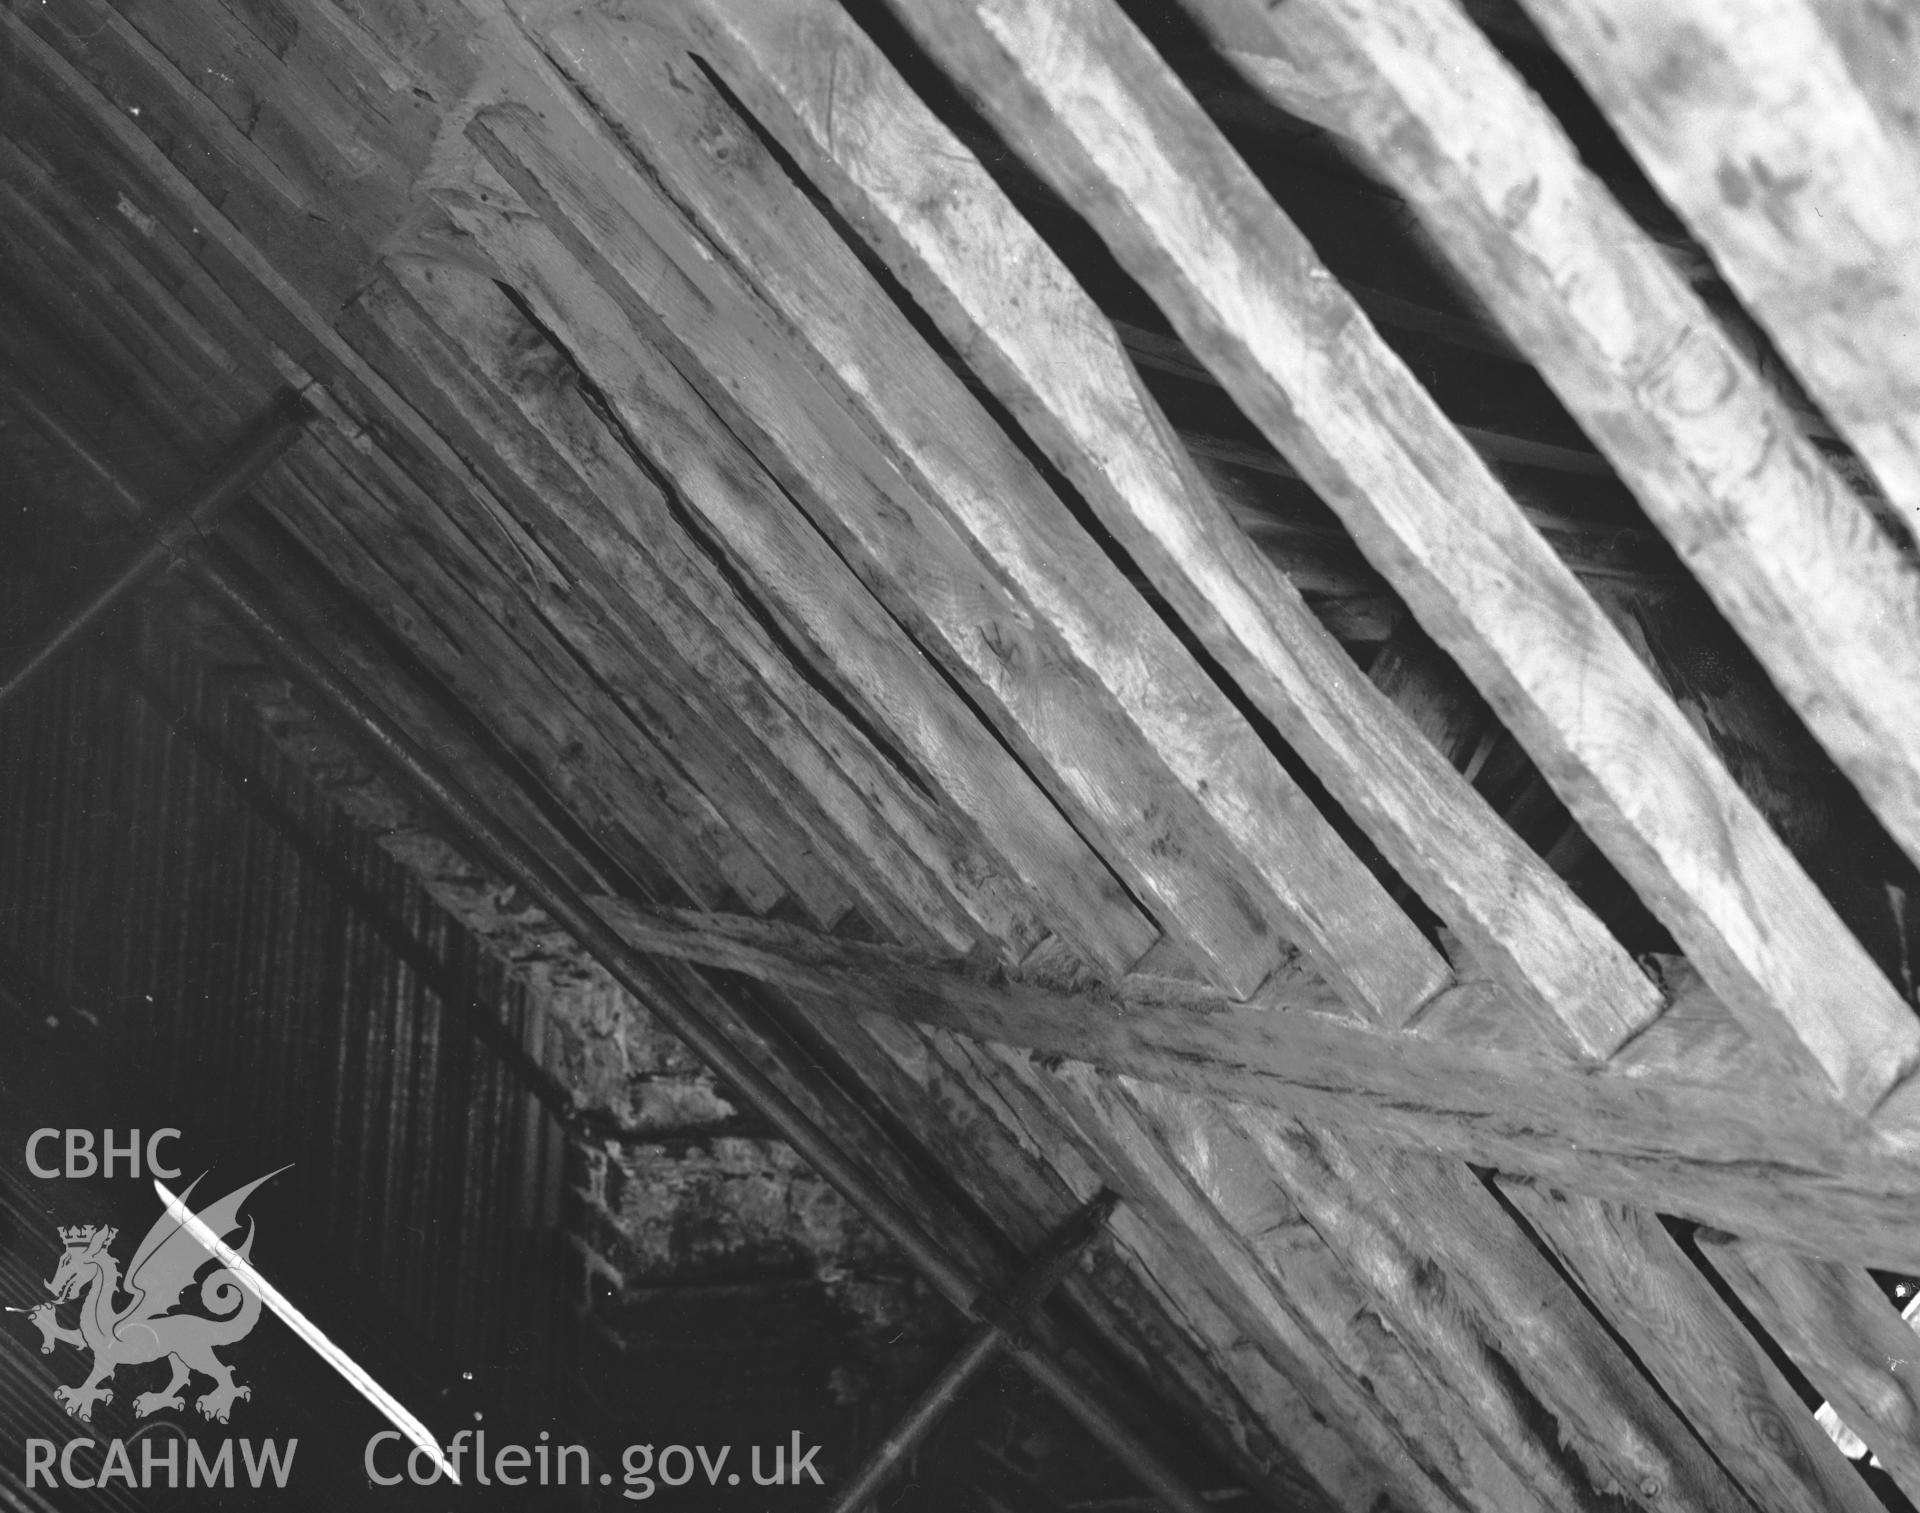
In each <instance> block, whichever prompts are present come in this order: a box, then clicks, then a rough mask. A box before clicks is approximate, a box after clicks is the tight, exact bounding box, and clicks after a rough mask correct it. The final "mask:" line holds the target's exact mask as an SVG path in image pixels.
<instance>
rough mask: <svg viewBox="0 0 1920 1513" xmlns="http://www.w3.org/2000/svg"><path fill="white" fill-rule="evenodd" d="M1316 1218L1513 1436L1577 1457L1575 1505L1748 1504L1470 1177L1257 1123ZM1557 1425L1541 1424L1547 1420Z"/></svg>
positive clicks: (1433, 1160) (1399, 1154)
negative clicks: (1617, 1499)
mask: <svg viewBox="0 0 1920 1513" xmlns="http://www.w3.org/2000/svg"><path fill="white" fill-rule="evenodd" d="M1239 1122H1240V1123H1241V1125H1242V1127H1243V1128H1244V1129H1245V1130H1246V1132H1247V1134H1248V1136H1249V1137H1250V1138H1251V1140H1252V1143H1253V1146H1254V1148H1255V1149H1256V1150H1258V1151H1259V1152H1260V1153H1261V1154H1262V1155H1264V1156H1265V1157H1266V1159H1267V1160H1268V1161H1269V1162H1270V1163H1271V1164H1272V1168H1273V1171H1274V1174H1275V1176H1276V1177H1277V1179H1278V1180H1279V1182H1280V1183H1281V1185H1282V1186H1283V1187H1284V1188H1285V1189H1286V1190H1287V1192H1288V1193H1289V1194H1291V1196H1292V1197H1293V1199H1294V1201H1295V1202H1296V1203H1298V1204H1299V1205H1300V1209H1301V1212H1302V1213H1303V1214H1304V1215H1305V1216H1306V1218H1307V1220H1308V1222H1309V1223H1311V1224H1312V1225H1313V1226H1314V1228H1315V1229H1317V1230H1318V1231H1319V1232H1320V1233H1321V1234H1322V1235H1323V1236H1324V1237H1325V1238H1326V1239H1327V1242H1328V1243H1329V1244H1330V1245H1332V1246H1333V1247H1334V1249H1335V1250H1336V1251H1338V1252H1339V1253H1340V1254H1342V1255H1343V1256H1346V1257H1347V1258H1348V1260H1349V1264H1350V1265H1352V1266H1353V1267H1354V1268H1355V1270H1356V1272H1357V1273H1358V1274H1360V1275H1361V1276H1363V1277H1365V1278H1366V1279H1367V1282H1368V1284H1369V1286H1370V1287H1371V1288H1372V1289H1373V1290H1374V1292H1375V1293H1376V1295H1377V1296H1378V1297H1379V1298H1380V1301H1381V1304H1382V1306H1383V1307H1384V1308H1385V1309H1386V1310H1387V1312H1388V1314H1389V1317H1391V1318H1392V1319H1393V1320H1394V1321H1395V1323H1396V1325H1397V1326H1398V1327H1400V1328H1401V1329H1403V1330H1404V1331H1406V1332H1408V1333H1409V1334H1410V1335H1412V1336H1414V1337H1416V1338H1420V1339H1423V1340H1425V1341H1428V1342H1429V1348H1430V1349H1432V1350H1433V1351H1434V1352H1435V1353H1436V1354H1437V1355H1439V1356H1440V1357H1442V1358H1443V1359H1446V1360H1447V1361H1448V1362H1449V1364H1450V1366H1451V1368H1452V1372H1453V1374H1454V1376H1455V1378H1456V1379H1457V1380H1460V1381H1462V1382H1463V1383H1468V1384H1471V1385H1472V1389H1473V1390H1474V1391H1475V1393H1476V1396H1477V1397H1478V1398H1479V1399H1480V1401H1481V1403H1482V1411H1483V1412H1486V1413H1488V1414H1492V1415H1497V1416H1498V1417H1497V1419H1496V1421H1502V1420H1503V1421H1505V1422H1506V1424H1507V1425H1508V1432H1509V1434H1511V1435H1515V1436H1517V1435H1519V1434H1521V1433H1526V1432H1528V1431H1531V1432H1532V1433H1533V1434H1534V1435H1538V1436H1542V1437H1545V1438H1546V1440H1547V1444H1548V1445H1549V1446H1550V1447H1551V1448H1552V1449H1556V1450H1558V1449H1562V1448H1564V1450H1565V1451H1567V1452H1571V1459H1572V1462H1573V1464H1572V1465H1571V1466H1569V1467H1567V1468H1566V1472H1567V1474H1568V1479H1569V1480H1570V1481H1572V1482H1573V1484H1574V1485H1575V1486H1576V1487H1577V1488H1578V1491H1579V1493H1580V1500H1579V1502H1578V1503H1577V1504H1576V1506H1583V1507H1584V1506H1600V1505H1602V1504H1604V1503H1605V1502H1606V1501H1607V1500H1609V1499H1610V1498H1611V1497H1614V1496H1625V1497H1627V1498H1629V1499H1633V1500H1636V1501H1638V1502H1639V1503H1640V1504H1641V1505H1642V1506H1645V1507H1649V1508H1722V1509H1727V1510H1730V1513H1731V1510H1734V1509H1745V1508H1746V1507H1747V1503H1746V1499H1745V1498H1744V1497H1743V1496H1742V1495H1741V1494H1740V1492H1739V1491H1738V1490H1737V1489H1736V1488H1735V1487H1734V1486H1733V1485H1732V1484H1731V1483H1730V1482H1729V1480H1728V1478H1727V1473H1726V1471H1725V1470H1723V1469H1722V1468H1721V1467H1720V1466H1719V1465H1718V1464H1716V1463H1715V1462H1714V1460H1713V1459H1712V1457H1711V1456H1709V1455H1708V1454H1707V1453H1706V1451H1705V1450H1704V1449H1703V1447H1702V1446H1701V1445H1700V1442H1699V1441H1698V1440H1697V1439H1695V1438H1694V1437H1693V1434H1692V1432H1691V1431H1690V1430H1689V1429H1688V1428H1687V1426H1686V1422H1685V1420H1684V1419H1682V1418H1681V1417H1680V1415H1679V1414H1678V1413H1677V1412H1675V1411H1674V1409H1673V1408H1672V1406H1671V1405H1669V1404H1668V1403H1667V1402H1666V1401H1665V1400H1664V1399H1663V1398H1662V1397H1661V1396H1660V1395H1659V1394H1658V1393H1657V1392H1656V1391H1655V1390H1654V1388H1653V1386H1652V1384H1651V1383H1649V1382H1648V1381H1647V1380H1646V1378H1645V1377H1644V1376H1642V1375H1641V1374H1640V1372H1639V1370H1638V1369H1637V1367H1636V1366H1635V1364H1634V1362H1633V1361H1632V1359H1631V1358H1630V1357H1629V1356H1628V1355H1627V1354H1626V1352H1624V1351H1623V1350H1621V1349H1620V1348H1619V1346H1618V1344H1617V1343H1616V1342H1615V1341H1614V1340H1613V1339H1612V1338H1610V1337H1609V1336H1608V1335H1607V1333H1606V1331H1605V1330H1604V1328H1603V1327H1602V1326H1601V1324H1600V1323H1599V1321H1598V1320H1596V1319H1595V1318H1594V1317H1593V1315H1592V1314H1591V1313H1589V1312H1588V1310H1587V1308H1586V1305H1585V1304H1584V1302H1583V1301H1582V1300H1581V1299H1580V1297H1579V1295H1578V1294H1577V1293H1575V1292H1574V1291H1573V1290H1572V1289H1571V1288H1569V1287H1568V1286H1567V1285H1566V1283H1565V1282H1564V1281H1563V1280H1562V1279H1561V1277H1560V1276H1559V1274H1558V1273H1557V1272H1555V1270H1554V1269H1553V1267H1552V1266H1551V1265H1550V1264H1549V1263H1548V1262H1547V1261H1546V1259H1545V1258H1544V1257H1543V1256H1541V1254H1540V1253H1539V1251H1537V1250H1536V1249H1535V1248H1534V1246H1533V1244H1532V1242H1531V1241H1530V1240H1529V1239H1528V1238H1527V1237H1526V1235H1525V1234H1524V1233H1523V1232H1522V1231H1521V1229H1520V1228H1519V1227H1518V1226H1517V1225H1516V1224H1514V1222H1513V1221H1512V1219H1511V1218H1510V1217H1509V1216H1508V1215H1507V1213H1506V1212H1505V1211H1504V1210H1503V1209H1502V1208H1501V1206H1500V1204H1499V1202H1498V1200H1497V1199H1495V1197H1494V1196H1493V1195H1492V1194H1491V1193H1490V1192H1488V1191H1487V1190H1486V1188H1485V1187H1484V1186H1482V1185H1481V1183H1480V1180H1479V1179H1478V1178H1477V1177H1476V1176H1475V1175H1474V1174H1473V1173H1472V1172H1471V1171H1470V1170H1468V1168H1467V1167H1466V1166H1465V1165H1464V1164H1462V1163H1460V1162H1458V1161H1451V1160H1447V1159H1445V1158H1441V1157H1435V1156H1433V1155H1431V1154H1429V1153H1425V1152H1417V1151H1394V1150H1387V1149H1384V1148H1377V1147H1373V1146H1371V1145H1369V1144H1367V1143H1364V1142H1362V1141H1359V1140H1355V1139H1350V1138H1347V1137H1344V1136H1342V1135H1339V1134H1335V1133H1334V1132H1332V1131H1329V1130H1325V1129H1308V1128H1306V1127H1303V1126H1302V1125H1300V1124H1297V1123H1293V1122H1290V1121H1287V1120H1283V1119H1278V1118H1274V1117H1272V1116H1262V1115H1255V1114H1252V1113H1242V1114H1241V1116H1240V1119H1239ZM1543 1415H1544V1416H1546V1417H1547V1418H1548V1420H1549V1424H1550V1426H1551V1427H1550V1428H1543V1427H1540V1420H1541V1418H1542V1416H1543Z"/></svg>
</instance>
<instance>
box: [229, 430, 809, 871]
mask: <svg viewBox="0 0 1920 1513" xmlns="http://www.w3.org/2000/svg"><path fill="white" fill-rule="evenodd" d="M318 440H319V443H320V445H318V446H316V447H314V448H313V449H312V450H313V451H314V452H316V453H324V452H325V451H326V450H327V443H328V441H329V440H330V438H327V437H325V436H322V437H320V438H318ZM327 460H328V462H329V463H330V464H331V465H330V466H329V467H326V468H324V469H318V468H316V469H311V470H310V469H308V468H305V467H303V468H301V469H297V470H296V469H288V470H287V471H288V474H289V476H288V479H287V482H286V486H285V487H275V488H271V489H268V490H264V491H263V493H262V498H263V500H264V501H265V502H266V503H267V504H268V506H269V507H270V508H271V509H272V510H273V512H274V514H275V516H276V517H277V518H279V519H280V520H281V521H282V522H283V523H285V524H286V525H287V527H288V528H289V529H290V530H291V531H292V532H293V534H294V535H295V536H296V538H297V539H299V540H300V541H301V543H302V544H303V545H305V546H306V547H307V548H308V550H309V551H311V552H312V553H313V555H314V556H315V557H316V558H317V559H318V560H319V561H321V562H324V563H326V564H327V565H328V568H329V570H330V571H333V572H336V573H338V574H339V575H340V577H341V578H342V580H343V581H345V582H350V583H352V584H353V585H354V589H355V592H356V593H357V594H358V595H359V596H360V597H361V598H362V599H363V600H364V601H365V602H367V603H369V604H370V605H372V606H374V607H375V608H376V610H377V611H378V613H379V614H380V616H381V618H382V619H384V620H385V621H386V622H387V623H388V625H390V626H391V627H392V628H393V629H394V630H396V631H397V632H399V634H400V635H401V637H402V638H403V639H404V640H405V641H406V642H407V644H408V645H409V646H410V647H411V648H412V650H413V651H414V653H415V655H417V656H419V657H420V658H421V660H422V661H423V662H424V663H425V664H426V665H427V666H428V667H430V668H432V669H433V671H434V674H435V675H436V676H437V677H439V678H441V679H442V680H444V681H445V682H446V684H447V685H448V686H449V687H450V688H452V689H453V690H454V691H455V693H456V694H457V695H458V696H459V698H460V699H461V701H462V702H463V703H465V704H467V706H468V707H469V708H489V719H490V723H491V724H492V725H493V727H494V729H495V730H496V731H497V732H498V733H499V735H500V736H501V738H502V739H503V740H504V741H505V742H506V743H507V745H508V747H509V749H511V750H513V751H514V752H515V753H516V754H517V755H518V756H519V757H520V759H521V760H522V761H524V762H525V763H526V764H527V765H528V766H529V767H531V768H532V769H533V770H534V771H536V772H538V773H540V774H541V776H542V778H543V780H544V781H545V782H547V783H548V784H549V785H551V787H552V788H553V790H554V791H555V792H556V793H557V794H559V795H560V796H561V797H562V798H563V799H564V800H565V801H566V802H567V804H568V806H569V808H570V809H572V810H573V811H574V812H575V813H577V814H580V815H582V816H583V817H585V818H586V821H587V823H588V824H589V826H590V827H591V828H592V830H593V831H594V832H595V833H596V834H597V835H598V836H599V837H600V839H601V841H602V844H604V845H605V846H607V848H608V849H609V850H610V851H611V852H612V853H613V854H614V855H616V856H617V857H618V858H619V859H620V860H621V862H622V863H623V864H626V865H627V866H629V867H630V868H631V869H633V870H636V871H638V872H639V873H640V874H641V875H646V873H647V872H648V871H649V870H652V869H659V870H664V871H665V872H666V873H667V874H668V875H669V876H671V877H672V878H673V879H674V882H675V884H676V885H677V886H676V889H675V895H676V896H679V897H690V898H705V899H711V900H716V901H717V900H720V899H724V898H726V897H728V896H729V895H731V896H733V897H736V898H738V899H739V900H741V902H742V903H743V904H745V905H746V907H748V908H772V907H773V906H774V905H775V904H776V903H778V901H779V900H780V898H781V897H782V896H783V894H784V892H785V889H784V887H783V886H782V884H781V883H780V881H779V879H778V878H777V877H775V876H774V875H773V873H772V872H771V870H770V869H769V868H768V867H767V865H766V863H765V862H764V861H763V860H762V859H761V858H760V857H759V855H758V854H757V853H756V852H755V851H754V850H753V849H752V848H751V847H750V846H749V845H748V844H747V842H746V840H745V839H744V838H743V837H742V835H741V834H740V832H739V831H738V830H737V829H736V828H735V826H734V824H733V823H732V822H731V821H730V820H729V819H728V817H726V816H724V815H722V814H720V813H719V811H718V810H717V809H715V808H714V806H713V804H712V802H711V800H709V799H708V798H707V797H706V796H705V795H704V794H702V793H701V792H700V791H699V790H698V789H696V788H695V787H694V786H693V785H692V784H691V783H690V782H688V780H687V779H686V776H685V775H684V774H683V773H681V772H680V771H679V770H678V769H677V768H676V767H675V766H674V765H673V764H672V762H671V761H670V760H669V759H668V758H667V757H666V756H665V755H664V753H662V752H661V751H660V750H659V748H658V747H657V746H655V745H654V744H653V742H652V740H651V739H649V738H648V737H647V736H646V735H645V734H644V733H639V732H634V733H633V738H631V739H626V740H622V741H621V742H619V743H618V744H616V743H615V742H614V740H613V739H612V737H611V735H610V733H609V731H608V729H607V728H606V726H605V725H603V724H602V723H600V722H598V721H596V720H595V719H594V717H593V715H592V713H590V711H594V710H595V707H596V704H597V703H598V701H599V698H600V697H601V695H600V694H599V691H598V690H597V689H596V688H595V687H594V686H593V684H592V682H591V680H590V679H589V678H587V677H586V676H584V675H583V673H582V670H581V668H580V666H579V663H578V662H577V660H576V659H574V658H573V657H572V656H570V655H569V654H568V653H567V652H566V651H565V650H564V649H563V648H562V647H561V646H559V645H558V644H556V642H557V638H556V637H555V636H554V635H553V633H552V631H551V630H550V629H549V628H548V627H546V626H545V625H544V624H539V623H537V620H536V617H535V616H534V615H533V614H532V613H531V611H530V610H529V611H525V612H521V611H518V610H517V606H516V600H517V599H518V597H519V596H518V595H517V593H516V592H515V588H514V586H513V585H511V584H510V583H505V582H503V581H502V580H501V579H500V578H499V577H498V575H497V573H495V572H494V570H493V568H492V565H491V563H489V562H487V561H486V560H485V559H481V558H478V556H477V554H475V553H474V552H473V551H472V549H471V546H470V545H468V546H467V549H466V550H465V551H463V550H461V545H462V544H461V543H460V542H459V541H458V539H457V538H456V537H453V536H452V535H451V534H447V535H442V536H438V537H436V535H435V534H434V533H433V526H432V523H431V522H432V508H431V506H428V507H427V508H425V509H422V508H420V506H421V505H422V504H423V503H424V502H425V501H424V500H423V499H422V498H421V496H420V494H419V493H417V492H414V491H413V490H411V489H409V488H408V484H407V481H405V480H403V479H400V478H396V477H394V476H391V475H388V476H385V477H382V476H381V474H380V473H379V472H376V471H374V470H373V469H371V468H367V467H366V463H365V462H364V461H363V460H362V459H359V458H357V457H342V456H332V457H329V458H328V459H327ZM303 461H304V459H303ZM343 475H344V476H343ZM389 491H395V492H398V493H399V498H397V499H396V498H395V497H393V494H392V493H390V492H389ZM409 495H410V496H411V497H409ZM409 505H411V506H412V508H411V509H409V508H408V506H409ZM508 619H512V620H515V621H516V622H517V630H516V631H509V629H508V627H507V625H506V623H505V621H506V620H508ZM489 701H493V703H492V704H490V703H489ZM636 793H645V794H647V795H648V798H649V800H650V801H651V802H650V803H649V805H648V806H647V807H645V808H639V807H637V806H633V805H632V796H633V795H634V794H636Z"/></svg>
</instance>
